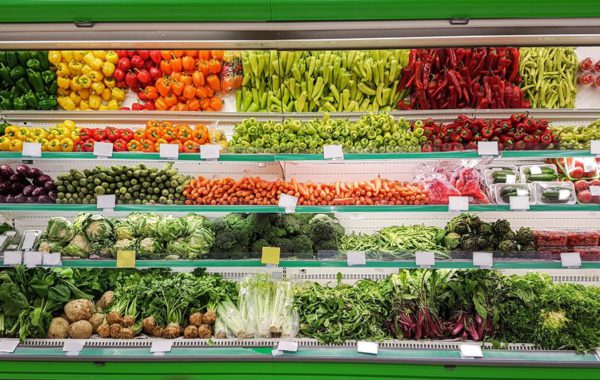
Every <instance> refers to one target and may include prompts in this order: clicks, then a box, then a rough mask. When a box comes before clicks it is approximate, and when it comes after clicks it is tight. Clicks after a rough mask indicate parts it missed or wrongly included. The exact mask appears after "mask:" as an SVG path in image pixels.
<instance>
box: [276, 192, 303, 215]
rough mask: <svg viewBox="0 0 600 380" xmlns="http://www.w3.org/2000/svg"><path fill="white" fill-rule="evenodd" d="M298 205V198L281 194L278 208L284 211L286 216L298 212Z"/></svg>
mask: <svg viewBox="0 0 600 380" xmlns="http://www.w3.org/2000/svg"><path fill="white" fill-rule="evenodd" d="M297 205H298V198H296V197H294V196H293V195H288V194H281V195H280V196H279V202H278V203H277V206H278V207H281V208H283V209H284V211H285V213H286V214H293V213H295V212H296V206H297Z"/></svg>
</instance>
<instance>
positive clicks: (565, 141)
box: [552, 120, 600, 150]
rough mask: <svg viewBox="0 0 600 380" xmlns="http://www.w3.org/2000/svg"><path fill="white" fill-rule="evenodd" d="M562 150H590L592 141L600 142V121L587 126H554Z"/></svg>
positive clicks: (553, 129)
mask: <svg viewBox="0 0 600 380" xmlns="http://www.w3.org/2000/svg"><path fill="white" fill-rule="evenodd" d="M552 131H553V132H554V134H555V135H556V136H557V139H558V141H559V142H560V144H559V148H560V149H562V150H589V149H590V145H591V141H592V140H600V120H596V121H594V122H592V123H590V124H589V125H585V126H553V127H552Z"/></svg>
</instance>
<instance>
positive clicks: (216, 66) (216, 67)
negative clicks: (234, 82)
mask: <svg viewBox="0 0 600 380" xmlns="http://www.w3.org/2000/svg"><path fill="white" fill-rule="evenodd" d="M208 71H209V72H210V73H211V74H218V73H220V72H221V62H219V61H217V60H216V59H211V60H210V61H208Z"/></svg>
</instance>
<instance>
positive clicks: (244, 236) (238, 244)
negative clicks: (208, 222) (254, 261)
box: [211, 214, 253, 254]
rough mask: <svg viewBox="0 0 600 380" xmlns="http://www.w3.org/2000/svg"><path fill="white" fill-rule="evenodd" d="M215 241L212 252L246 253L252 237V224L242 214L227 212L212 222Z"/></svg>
mask: <svg viewBox="0 0 600 380" xmlns="http://www.w3.org/2000/svg"><path fill="white" fill-rule="evenodd" d="M213 231H214V233H215V242H214V244H213V247H212V249H211V252H213V253H217V254H218V253H228V252H237V253H247V252H249V249H250V241H251V238H252V233H253V230H252V224H251V223H250V220H249V218H247V217H246V215H244V214H229V215H227V216H225V217H222V218H217V219H215V220H214V222H213Z"/></svg>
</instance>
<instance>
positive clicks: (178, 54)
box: [173, 50, 185, 58]
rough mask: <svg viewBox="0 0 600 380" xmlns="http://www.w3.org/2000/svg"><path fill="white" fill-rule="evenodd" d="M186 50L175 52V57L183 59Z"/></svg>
mask: <svg viewBox="0 0 600 380" xmlns="http://www.w3.org/2000/svg"><path fill="white" fill-rule="evenodd" d="M184 54H185V50H173V55H174V56H175V57H177V58H181V57H183V55H184Z"/></svg>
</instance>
